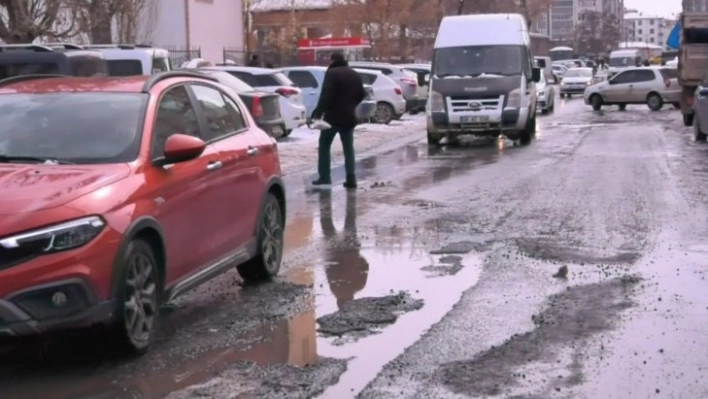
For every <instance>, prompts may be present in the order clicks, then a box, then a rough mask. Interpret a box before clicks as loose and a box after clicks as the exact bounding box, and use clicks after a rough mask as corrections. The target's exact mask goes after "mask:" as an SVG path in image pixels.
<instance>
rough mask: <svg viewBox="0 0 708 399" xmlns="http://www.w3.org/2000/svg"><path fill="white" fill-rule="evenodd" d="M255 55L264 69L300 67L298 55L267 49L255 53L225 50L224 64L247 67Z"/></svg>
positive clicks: (239, 49)
mask: <svg viewBox="0 0 708 399" xmlns="http://www.w3.org/2000/svg"><path fill="white" fill-rule="evenodd" d="M254 54H256V55H258V60H259V61H260V63H261V65H262V66H264V67H266V66H272V67H273V68H279V67H286V66H297V65H299V63H298V59H297V55H296V54H292V55H288V54H282V53H279V52H277V51H273V50H269V49H267V48H261V49H257V50H254V51H253V52H247V51H245V50H243V49H241V48H224V62H226V61H228V60H231V61H234V62H236V63H237V64H238V65H247V64H248V62H249V61H250V60H251V56H252V55H254Z"/></svg>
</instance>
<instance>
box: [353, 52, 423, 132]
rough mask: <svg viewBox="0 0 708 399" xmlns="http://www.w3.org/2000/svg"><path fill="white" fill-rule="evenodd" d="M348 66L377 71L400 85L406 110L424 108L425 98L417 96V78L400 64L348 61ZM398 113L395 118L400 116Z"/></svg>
mask: <svg viewBox="0 0 708 399" xmlns="http://www.w3.org/2000/svg"><path fill="white" fill-rule="evenodd" d="M349 66H351V67H352V68H358V69H370V70H373V71H379V72H381V73H383V74H384V75H386V76H388V77H389V78H391V79H392V80H393V81H394V82H396V84H398V85H399V86H400V87H401V91H402V92H403V98H405V99H406V111H411V110H417V109H420V108H421V107H423V108H425V100H421V99H420V98H419V97H418V79H416V77H415V76H411V74H410V73H409V72H406V71H405V70H404V68H402V67H401V66H400V65H393V64H387V63H381V62H358V61H355V62H350V63H349ZM402 115H403V114H401V115H398V116H397V119H400V117H401V116H402Z"/></svg>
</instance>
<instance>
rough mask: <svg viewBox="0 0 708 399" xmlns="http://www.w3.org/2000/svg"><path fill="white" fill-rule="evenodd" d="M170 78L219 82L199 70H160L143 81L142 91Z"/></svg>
mask: <svg viewBox="0 0 708 399" xmlns="http://www.w3.org/2000/svg"><path fill="white" fill-rule="evenodd" d="M172 78H195V79H205V80H210V81H212V82H217V83H218V82H219V80H218V79H216V78H214V77H211V76H208V75H206V74H203V73H200V72H189V71H184V70H175V71H167V72H162V73H158V74H155V75H152V76H150V78H149V79H148V80H147V81H146V82H145V84H144V85H143V88H142V90H141V91H142V92H143V93H149V92H150V90H151V89H152V88H153V87H155V85H156V84H158V83H160V82H162V81H163V80H165V79H172Z"/></svg>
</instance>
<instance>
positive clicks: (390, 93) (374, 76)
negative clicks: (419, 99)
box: [355, 69, 406, 124]
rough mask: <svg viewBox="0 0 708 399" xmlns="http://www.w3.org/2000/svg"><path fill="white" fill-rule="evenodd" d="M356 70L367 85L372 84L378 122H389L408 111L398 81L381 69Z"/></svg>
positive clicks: (375, 117) (375, 119)
mask: <svg viewBox="0 0 708 399" xmlns="http://www.w3.org/2000/svg"><path fill="white" fill-rule="evenodd" d="M355 71H357V72H359V76H361V80H362V81H363V82H364V84H365V85H369V86H371V89H372V91H373V98H374V101H376V112H375V113H374V121H375V122H376V123H383V124H389V123H391V121H392V120H394V119H398V118H400V116H401V115H403V114H405V113H406V99H405V98H404V97H403V91H401V87H400V86H399V85H398V83H396V82H395V81H394V80H393V79H391V78H389V77H388V76H386V75H384V74H383V73H381V72H379V71H374V70H371V69H355Z"/></svg>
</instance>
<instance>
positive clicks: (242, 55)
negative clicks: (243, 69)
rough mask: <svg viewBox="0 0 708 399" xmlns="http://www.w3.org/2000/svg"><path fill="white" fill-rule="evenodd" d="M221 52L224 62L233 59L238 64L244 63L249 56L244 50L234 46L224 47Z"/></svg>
mask: <svg viewBox="0 0 708 399" xmlns="http://www.w3.org/2000/svg"><path fill="white" fill-rule="evenodd" d="M223 54H224V55H223V58H224V59H223V61H224V62H226V61H233V62H235V63H236V64H238V65H246V64H247V63H248V59H249V57H250V56H249V55H248V54H246V50H244V49H242V48H234V47H224V52H223Z"/></svg>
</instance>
